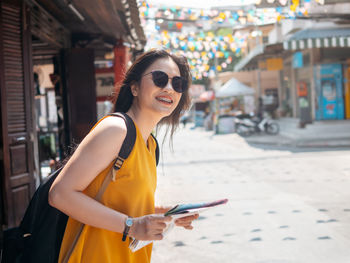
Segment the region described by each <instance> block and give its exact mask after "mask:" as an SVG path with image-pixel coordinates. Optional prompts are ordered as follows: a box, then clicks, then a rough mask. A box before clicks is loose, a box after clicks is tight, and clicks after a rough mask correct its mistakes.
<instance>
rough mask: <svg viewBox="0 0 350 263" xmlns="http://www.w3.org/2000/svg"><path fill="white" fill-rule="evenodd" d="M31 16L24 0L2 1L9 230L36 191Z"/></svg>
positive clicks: (0, 73)
mask: <svg viewBox="0 0 350 263" xmlns="http://www.w3.org/2000/svg"><path fill="white" fill-rule="evenodd" d="M29 14H30V13H29V10H28V9H27V8H26V7H25V5H24V3H23V1H22V0H0V88H1V128H2V138H1V140H2V148H3V173H2V182H3V186H2V188H3V189H2V194H3V196H2V198H4V217H3V219H4V222H3V223H5V224H7V225H8V227H12V226H16V225H18V224H19V223H20V220H21V219H22V216H23V214H24V211H25V209H26V207H27V205H28V203H29V200H30V198H31V196H32V194H33V192H34V189H35V184H34V176H33V174H34V160H33V158H34V152H33V140H34V136H35V134H34V129H33V115H32V101H33V99H34V98H33V96H34V94H33V92H32V91H33V84H32V82H33V81H32V78H33V77H32V65H31V52H30V48H31V34H30V28H29V25H30V23H29Z"/></svg>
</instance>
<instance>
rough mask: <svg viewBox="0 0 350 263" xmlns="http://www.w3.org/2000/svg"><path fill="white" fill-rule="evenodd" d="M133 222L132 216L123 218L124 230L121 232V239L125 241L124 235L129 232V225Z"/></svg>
mask: <svg viewBox="0 0 350 263" xmlns="http://www.w3.org/2000/svg"><path fill="white" fill-rule="evenodd" d="M133 223H134V220H133V219H132V217H128V218H127V219H126V220H125V228H124V232H123V238H122V241H125V240H126V237H127V236H128V234H129V230H130V227H131V226H132V224H133Z"/></svg>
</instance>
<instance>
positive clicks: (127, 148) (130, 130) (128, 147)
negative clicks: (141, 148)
mask: <svg viewBox="0 0 350 263" xmlns="http://www.w3.org/2000/svg"><path fill="white" fill-rule="evenodd" d="M109 116H116V117H120V118H122V119H123V120H124V121H125V124H126V130H127V132H126V137H125V139H124V142H123V144H122V147H121V148H120V151H119V155H118V157H117V158H116V159H115V161H114V164H113V176H112V180H113V181H115V179H116V173H117V171H118V170H119V169H120V168H121V167H122V165H123V163H124V161H125V160H126V159H127V158H128V157H129V155H130V153H131V151H132V149H133V148H134V145H135V141H136V127H135V124H134V121H133V120H132V119H131V118H130V117H129V116H128V115H127V114H126V113H123V112H115V113H111V114H109Z"/></svg>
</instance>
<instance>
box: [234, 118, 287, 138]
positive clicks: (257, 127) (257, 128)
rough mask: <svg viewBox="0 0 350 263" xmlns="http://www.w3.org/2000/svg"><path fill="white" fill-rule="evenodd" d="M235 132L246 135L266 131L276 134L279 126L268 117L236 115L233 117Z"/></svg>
mask: <svg viewBox="0 0 350 263" xmlns="http://www.w3.org/2000/svg"><path fill="white" fill-rule="evenodd" d="M235 127H236V132H237V133H238V134H239V135H241V136H243V137H247V136H250V135H252V134H254V133H260V132H266V133H267V134H272V135H275V134H278V132H279V130H280V127H279V125H278V123H276V122H274V121H273V120H271V119H268V118H261V119H259V118H257V117H256V116H251V115H249V114H242V115H239V116H236V119H235Z"/></svg>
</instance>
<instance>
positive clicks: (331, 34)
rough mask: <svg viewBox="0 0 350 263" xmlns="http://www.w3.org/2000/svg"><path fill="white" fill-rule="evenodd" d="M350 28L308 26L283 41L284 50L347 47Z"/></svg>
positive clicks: (349, 38) (349, 44)
mask: <svg viewBox="0 0 350 263" xmlns="http://www.w3.org/2000/svg"><path fill="white" fill-rule="evenodd" d="M349 47H350V28H339V27H338V28H309V29H304V30H300V31H298V32H296V33H295V34H293V35H292V36H291V37H290V38H289V39H288V40H287V41H284V42H283V48H284V50H302V49H308V48H349Z"/></svg>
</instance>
